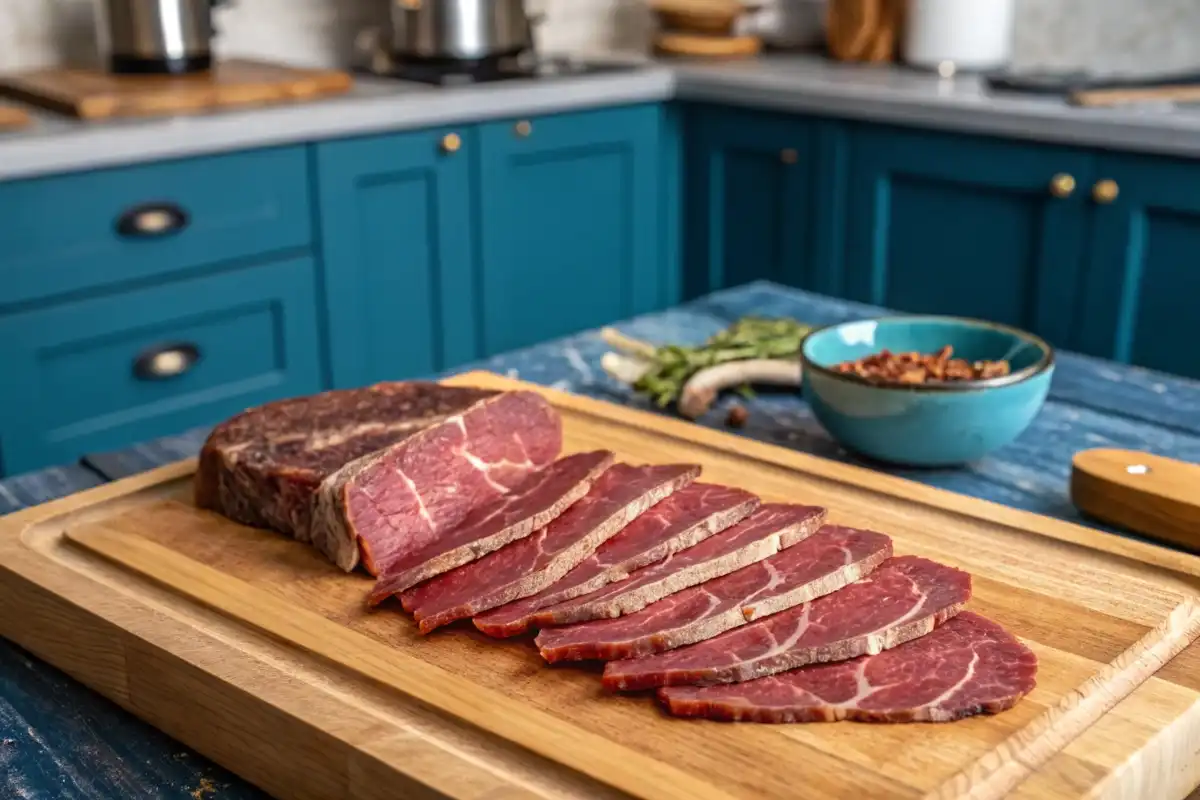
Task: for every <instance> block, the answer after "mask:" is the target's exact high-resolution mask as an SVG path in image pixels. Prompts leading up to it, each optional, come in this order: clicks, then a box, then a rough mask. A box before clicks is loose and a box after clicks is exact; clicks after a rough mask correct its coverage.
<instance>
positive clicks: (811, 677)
mask: <svg viewBox="0 0 1200 800" xmlns="http://www.w3.org/2000/svg"><path fill="white" fill-rule="evenodd" d="M1036 677H1037V656H1036V655H1034V653H1033V651H1031V650H1030V649H1029V648H1028V647H1026V646H1025V645H1023V644H1021V642H1019V641H1018V640H1017V639H1016V638H1015V637H1013V636H1012V635H1011V634H1010V633H1008V632H1007V631H1005V630H1004V629H1003V628H1001V627H1000V626H999V625H997V624H996V623H995V622H992V621H991V620H989V619H985V618H984V617H981V616H979V615H978V614H973V613H971V612H970V611H964V612H963V613H961V614H959V615H958V616H956V617H954V618H953V619H951V620H950V621H948V622H947V623H946V624H944V625H942V626H941V627H939V628H937V629H936V630H934V631H933V632H932V633H929V634H927V635H925V636H922V637H921V638H919V639H914V640H912V641H910V642H907V643H905V644H902V645H899V646H898V647H896V648H894V649H892V650H887V651H885V652H882V653H879V654H877V655H867V656H860V657H858V658H855V659H853V660H850V661H838V662H835V663H832V664H814V665H812V666H808V667H802V668H800V669H794V670H792V671H790V672H782V673H780V674H778V675H772V676H770V677H767V678H761V679H759V680H755V681H749V682H746V683H735V684H726V685H722V686H707V687H700V686H674V687H669V688H664V689H660V690H659V691H658V697H659V700H660V702H662V703H663V705H664V706H666V707H667V709H668V710H669V711H670V712H671V713H672V714H675V715H677V716H683V717H708V718H710V719H719V720H734V721H747V722H836V721H838V720H843V719H850V720H858V721H861V722H950V721H952V720H956V719H961V718H963V717H969V716H972V715H974V714H997V713H999V712H1001V711H1004V710H1005V709H1008V708H1012V707H1013V706H1014V705H1016V703H1017V701H1018V700H1020V699H1021V698H1022V697H1024V696H1025V695H1027V694H1029V692H1030V691H1032V690H1033V688H1034V686H1035V685H1036Z"/></svg>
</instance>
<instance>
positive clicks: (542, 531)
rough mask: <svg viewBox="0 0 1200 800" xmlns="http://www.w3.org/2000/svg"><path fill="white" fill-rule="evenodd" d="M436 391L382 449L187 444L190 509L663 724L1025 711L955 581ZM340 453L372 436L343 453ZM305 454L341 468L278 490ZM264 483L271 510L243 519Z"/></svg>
mask: <svg viewBox="0 0 1200 800" xmlns="http://www.w3.org/2000/svg"><path fill="white" fill-rule="evenodd" d="M394 386H400V385H394ZM394 386H393V389H392V390H391V391H389V392H387V393H385V394H386V397H387V398H388V400H387V403H388V404H389V408H391V407H395V406H396V405H397V404H398V403H400V402H401V401H399V400H397V399H396V397H402V396H405V392H404V391H403V390H399V389H395V388H394ZM422 386H425V385H422ZM360 391H362V390H360ZM455 391H458V392H460V394H455V395H445V396H442V395H439V394H437V389H431V388H428V386H426V388H423V389H421V390H420V391H417V392H416V393H415V394H410V395H409V397H410V399H413V398H415V399H416V401H417V406H419V407H420V408H422V409H434V408H436V409H438V410H439V411H440V413H428V414H427V415H426V416H428V417H429V419H428V420H427V421H426V422H425V423H424V424H420V425H418V424H416V423H412V424H409V425H407V426H406V425H405V424H404V415H403V414H402V413H401V414H399V415H398V417H397V418H396V419H393V420H392V421H391V423H389V424H390V426H391V427H390V428H388V432H387V433H386V434H385V433H382V432H379V431H375V432H373V433H372V432H366V433H363V432H361V431H360V432H359V434H356V433H355V431H357V430H358V428H356V427H355V425H356V423H355V422H354V419H351V420H350V422H348V423H347V422H345V420H339V419H338V418H336V415H334V416H335V418H334V419H333V421H332V422H330V423H329V424H328V425H327V427H328V428H329V430H322V431H319V432H316V433H314V432H312V431H308V432H306V435H305V436H298V435H297V433H296V431H294V430H292V427H294V426H292V427H289V425H288V424H286V423H285V422H281V421H276V420H273V417H272V416H271V415H266V416H265V417H263V416H261V415H260V416H259V417H258V418H257V422H258V423H259V424H260V425H262V424H263V421H264V420H265V421H266V422H268V423H272V422H273V423H274V424H275V430H276V434H275V435H276V438H278V439H279V441H278V442H276V441H272V442H271V446H270V447H268V448H265V447H264V446H263V444H262V440H261V436H260V437H259V438H258V439H254V438H253V436H252V435H251V433H250V431H251V429H252V425H251V424H250V421H248V420H244V419H243V420H240V421H239V418H235V420H233V421H231V423H230V425H231V427H230V428H229V429H227V430H225V431H224V432H223V433H222V435H221V436H219V437H218V436H217V434H216V433H214V437H216V439H215V440H214V441H213V442H212V444H211V446H206V450H205V452H206V455H205V456H203V457H202V460H201V473H202V474H201V475H200V476H198V479H197V480H198V484H197V492H198V499H199V500H200V502H201V505H205V506H207V507H209V508H214V509H216V510H219V511H222V512H223V513H226V514H227V515H229V516H232V517H234V518H237V519H242V520H245V521H250V522H252V523H254V522H263V521H265V522H268V523H270V526H271V527H275V528H277V529H281V530H285V531H287V532H290V533H293V534H294V535H295V536H296V537H297V538H299V539H301V540H304V541H309V542H311V543H313V544H314V545H315V546H316V547H317V548H318V549H319V550H320V551H321V552H323V553H325V554H326V555H327V556H328V557H329V558H330V559H331V560H333V561H334V562H335V563H337V564H339V565H340V566H342V567H343V568H344V569H353V568H354V567H355V566H358V565H361V566H363V567H364V568H365V569H367V570H368V571H370V572H372V573H373V574H376V575H377V576H378V580H377V582H376V585H375V587H374V589H373V591H372V592H371V595H370V598H369V604H370V605H371V606H376V605H379V604H381V603H383V602H385V601H387V600H388V599H389V598H392V597H397V598H399V600H400V603H401V605H402V606H403V608H404V609H405V610H406V611H408V612H410V613H411V614H412V615H413V616H414V617H415V618H416V620H417V622H418V625H419V627H420V630H421V632H422V633H426V634H427V633H429V632H431V631H433V630H434V629H436V628H438V627H440V626H443V625H446V624H448V623H451V622H454V621H456V620H462V619H468V618H469V619H471V620H472V622H473V624H474V625H475V627H477V628H478V629H479V630H481V631H483V632H484V633H486V634H488V635H490V636H494V637H511V636H516V635H519V634H522V633H525V632H527V631H531V630H537V631H538V633H537V636H536V639H535V642H536V645H537V648H538V651H539V652H540V653H541V655H542V657H543V658H544V659H545V660H546V661H547V662H550V663H554V662H562V661H582V660H601V661H606V662H608V663H607V664H606V665H605V668H604V676H603V684H604V686H605V687H606V688H607V689H609V690H612V691H633V690H644V689H655V690H657V695H658V698H659V700H660V702H661V703H662V704H663V706H664V707H665V708H666V709H667V710H668V711H669V712H670V713H673V714H676V715H679V716H703V717H710V718H714V719H728V720H754V721H760V722H807V721H822V720H824V721H832V720H840V719H859V720H868V721H886V722H908V721H946V720H952V719H957V718H960V717H964V716H969V715H972V714H978V713H995V712H998V711H1001V710H1004V709H1006V708H1008V707H1010V706H1012V705H1013V704H1014V703H1016V702H1017V701H1018V700H1019V699H1020V698H1021V697H1023V696H1024V695H1025V694H1027V693H1028V692H1029V691H1031V690H1032V688H1033V686H1034V679H1035V675H1036V671H1037V661H1036V658H1035V657H1034V654H1033V653H1032V652H1031V651H1030V650H1029V649H1028V648H1026V647H1025V646H1024V645H1023V644H1021V643H1020V642H1019V641H1018V640H1017V639H1016V638H1014V637H1013V636H1012V635H1010V634H1008V633H1007V632H1006V631H1004V630H1003V629H1002V628H1001V627H1000V626H998V625H997V624H996V623H994V622H991V621H989V620H986V619H984V618H983V617H980V616H978V615H975V614H973V613H971V612H964V611H963V609H964V607H965V605H966V604H967V602H968V600H969V599H970V596H971V578H970V575H968V574H967V573H965V572H962V571H960V570H958V569H954V568H952V567H949V566H946V565H942V564H939V563H936V562H933V561H929V560H927V559H924V558H919V557H916V556H896V555H894V554H893V552H892V541H891V539H889V538H888V537H887V536H885V535H883V534H881V533H876V532H873V531H865V530H857V529H853V528H847V527H842V526H838V525H832V524H826V511H825V509H823V508H817V507H813V506H806V505H800V504H784V503H766V504H764V503H761V502H760V500H759V498H757V497H755V496H754V495H752V494H750V493H748V492H745V491H742V490H740V489H735V488H731V487H726V486H718V485H714V484H709V483H703V482H698V481H697V478H698V477H699V475H700V467H699V466H696V465H692V464H666V465H630V464H621V463H614V457H613V454H612V453H609V452H607V451H597V452H590V453H578V454H574V455H570V456H566V457H562V458H559V450H560V449H561V442H562V431H561V423H560V421H559V419H558V415H557V413H556V412H555V411H554V410H553V409H552V408H551V407H550V406H549V405H548V404H546V403H545V401H544V400H542V399H541V398H540V397H539V396H537V395H535V394H531V393H527V392H515V393H485V392H477V393H475V394H470V393H467V394H461V392H462V390H455ZM248 413H250V414H253V413H254V412H248ZM352 416H353V415H352ZM235 422H236V423H237V424H236V425H233V424H232V423H235ZM339 425H341V427H339ZM359 427H361V425H359ZM218 430H219V431H220V429H218ZM355 435H363V436H368V437H371V436H381V435H386V436H387V437H388V438H387V441H384V442H383V443H382V444H381V445H380V447H379V448H376V449H373V450H371V451H369V452H356V448H354V447H353V446H348V445H347V441H349V440H350V439H352V438H353V436H355ZM288 437H291V438H288ZM301 439H302V440H304V441H306V442H308V443H309V445H310V446H313V443H314V440H315V442H316V444H317V445H324V446H325V447H327V448H330V449H331V451H336V452H341V453H354V459H353V460H349V461H348V463H342V464H335V463H332V459H333V456H330V457H329V458H328V459H325V460H319V459H318V460H314V459H312V458H309V459H308V460H307V461H305V462H304V463H303V464H302V466H303V467H304V470H291V471H289V469H290V468H291V466H292V463H291V462H289V461H288V458H287V457H286V456H285V455H281V453H285V452H287V451H286V446H285V444H286V442H287V441H298V440H301ZM293 475H294V476H295V477H293ZM272 480H273V481H275V483H276V484H277V485H284V487H285V489H286V490H287V492H288V497H287V498H285V499H275V500H274V502H273V504H267V505H268V508H266V509H265V510H262V511H261V512H259V511H255V512H252V511H249V510H247V509H254V508H257V507H258V506H256V505H255V504H254V503H253V502H251V500H252V499H253V496H254V495H255V494H256V493H261V492H263V491H265V490H264V488H263V487H264V486H265V485H267V484H268V483H269V482H270V481H272ZM305 503H307V505H305Z"/></svg>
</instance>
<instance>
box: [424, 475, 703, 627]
mask: <svg viewBox="0 0 1200 800" xmlns="http://www.w3.org/2000/svg"><path fill="white" fill-rule="evenodd" d="M699 474H700V467H699V466H697V465H694V464H667V465H661V466H643V467H634V466H630V465H628V464H617V465H616V466H614V467H611V468H609V469H608V470H607V471H606V472H605V473H604V474H603V475H601V476H600V480H598V481H596V483H595V484H594V485H593V486H592V490H591V491H590V492H588V494H587V495H586V496H585V497H584V498H583V499H582V500H580V501H579V502H578V503H576V504H575V505H573V506H571V507H570V508H569V509H567V511H566V513H565V514H563V515H562V516H561V517H559V518H558V519H556V520H554V521H553V522H551V523H550V524H549V525H547V526H546V527H544V528H542V529H541V530H540V531H537V532H536V533H534V534H533V535H532V536H527V537H526V538H524V539H521V540H519V541H516V542H513V543H512V544H510V545H508V546H507V547H503V548H501V549H499V550H497V551H496V552H494V553H491V554H489V555H486V556H484V557H483V558H481V559H479V560H478V561H472V562H471V563H470V564H467V565H465V566H462V567H459V568H458V569H456V570H453V571H451V572H447V573H446V574H445V575H439V576H438V577H436V578H434V579H433V580H431V581H427V582H425V583H423V584H421V585H420V586H417V587H415V588H413V589H409V590H408V591H406V592H404V593H402V594H401V595H400V601H401V603H402V604H403V605H404V609H405V610H406V611H410V612H412V614H413V615H414V616H415V617H416V619H417V622H418V623H419V625H420V629H421V633H429V632H430V631H432V630H434V629H435V628H437V627H440V626H442V625H445V624H447V623H450V622H453V621H454V620H456V619H464V618H466V617H470V616H474V615H475V614H479V613H481V612H483V611H487V610H488V609H491V608H496V607H497V606H501V605H504V604H505V603H511V602H512V601H513V600H519V599H521V598H522V597H528V596H529V595H531V594H536V593H538V592H540V591H542V590H543V589H545V588H546V587H547V586H549V585H550V584H552V583H554V582H555V581H557V580H558V579H559V578H561V577H562V576H563V575H566V574H567V573H568V572H569V571H570V570H571V569H573V568H574V567H575V566H576V565H578V564H579V563H580V562H581V561H583V560H584V559H585V558H587V557H588V556H590V555H591V554H592V553H594V552H596V548H598V547H599V546H600V545H601V544H603V543H604V542H606V541H608V540H609V539H611V538H612V537H613V536H615V535H616V534H617V533H619V532H620V530H621V529H622V528H624V527H625V526H626V525H628V524H629V523H630V522H632V521H633V520H635V519H637V517H638V516H639V515H640V514H642V513H643V512H644V511H646V509H648V508H650V507H651V506H653V505H654V504H655V503H658V502H660V501H661V500H663V499H664V498H666V497H667V496H669V495H670V494H671V493H672V492H674V491H676V490H678V489H681V488H683V487H684V486H687V485H688V484H690V483H691V482H692V481H694V480H695V479H696V478H697V477H698V476H699Z"/></svg>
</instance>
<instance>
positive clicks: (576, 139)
mask: <svg viewBox="0 0 1200 800" xmlns="http://www.w3.org/2000/svg"><path fill="white" fill-rule="evenodd" d="M663 113H664V111H663V109H662V107H661V106H658V105H640V106H629V107H622V108H611V109H602V110H598V111H586V112H580V113H573V114H559V115H551V116H544V117H535V118H530V119H512V120H504V121H498V122H491V123H488V124H485V125H483V126H482V127H481V129H480V131H479V134H480V135H479V140H480V141H479V150H478V154H477V163H478V165H479V208H480V218H479V223H480V228H479V239H478V249H479V257H480V269H479V281H480V285H479V291H478V302H479V307H480V317H479V333H480V343H481V347H482V351H483V353H484V354H487V355H490V354H493V353H498V352H502V351H505V350H510V349H513V348H517V347H523V346H525V345H532V344H534V343H536V342H542V341H545V340H547V339H552V338H555V337H558V336H563V335H566V334H570V333H575V332H577V331H580V330H583V329H585V328H590V327H595V326H598V325H603V324H605V323H608V322H613V321H615V320H618V319H621V318H624V317H628V316H630V315H632V314H638V313H642V312H646V311H650V310H653V309H656V308H659V307H661V306H662V305H663V304H664V301H665V298H666V296H667V295H668V293H669V292H670V291H671V289H670V283H671V281H670V279H669V276H668V275H667V274H666V271H665V269H664V264H665V258H664V256H663V252H664V251H663V247H662V245H663V224H664V220H663V213H664V208H663V204H662V202H661V199H662V193H663V185H662V180H661V174H660V171H659V165H660V158H661V155H662V153H661V147H662V144H661V127H662V121H663Z"/></svg>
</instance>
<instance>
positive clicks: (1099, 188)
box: [1092, 178, 1121, 205]
mask: <svg viewBox="0 0 1200 800" xmlns="http://www.w3.org/2000/svg"><path fill="white" fill-rule="evenodd" d="M1120 193H1121V187H1120V186H1118V185H1117V182H1116V181H1114V180H1111V179H1109V178H1105V179H1104V180H1102V181H1097V182H1096V185H1095V186H1093V187H1092V199H1093V200H1095V201H1096V202H1097V203H1100V204H1101V205H1108V204H1109V203H1111V202H1113V201H1114V200H1116V199H1117V195H1119V194H1120Z"/></svg>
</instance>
